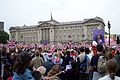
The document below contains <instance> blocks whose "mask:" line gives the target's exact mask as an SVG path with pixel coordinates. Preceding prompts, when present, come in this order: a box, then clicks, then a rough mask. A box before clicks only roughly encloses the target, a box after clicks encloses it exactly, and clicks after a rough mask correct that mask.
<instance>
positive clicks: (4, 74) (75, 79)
mask: <svg viewBox="0 0 120 80" xmlns="http://www.w3.org/2000/svg"><path fill="white" fill-rule="evenodd" d="M0 54H1V60H0V61H1V64H0V69H1V71H0V75H1V79H2V80H120V51H119V50H118V47H117V46H113V47H111V48H110V47H106V46H103V45H102V44H96V45H94V44H93V45H92V46H89V47H88V46H85V45H82V46H80V47H66V48H64V49H61V48H54V49H53V48H52V49H51V48H48V49H43V48H41V47H39V46H35V47H32V48H28V47H20V46H16V47H11V48H8V47H6V46H4V45H3V46H2V47H1V48H0Z"/></svg>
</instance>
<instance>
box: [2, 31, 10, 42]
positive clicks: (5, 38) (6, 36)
mask: <svg viewBox="0 0 120 80" xmlns="http://www.w3.org/2000/svg"><path fill="white" fill-rule="evenodd" d="M7 40H9V34H8V33H7V32H5V31H0V43H3V44H6V43H7Z"/></svg>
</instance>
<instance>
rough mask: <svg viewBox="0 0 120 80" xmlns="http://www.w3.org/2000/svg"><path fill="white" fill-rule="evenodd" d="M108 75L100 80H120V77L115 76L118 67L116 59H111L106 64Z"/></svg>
mask: <svg viewBox="0 0 120 80" xmlns="http://www.w3.org/2000/svg"><path fill="white" fill-rule="evenodd" d="M106 69H107V73H108V74H107V75H105V76H104V77H102V78H100V79H98V80H120V77H117V76H115V74H116V72H117V70H118V65H117V62H116V61H115V60H114V59H110V60H108V61H107V62H106Z"/></svg>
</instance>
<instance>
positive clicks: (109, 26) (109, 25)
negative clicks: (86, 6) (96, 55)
mask: <svg viewBox="0 0 120 80" xmlns="http://www.w3.org/2000/svg"><path fill="white" fill-rule="evenodd" d="M110 28H111V24H110V21H108V29H109V45H110Z"/></svg>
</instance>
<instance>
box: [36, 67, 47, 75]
mask: <svg viewBox="0 0 120 80" xmlns="http://www.w3.org/2000/svg"><path fill="white" fill-rule="evenodd" d="M37 71H39V72H40V74H42V75H43V74H45V72H46V68H45V67H44V66H40V67H38V68H37Z"/></svg>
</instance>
